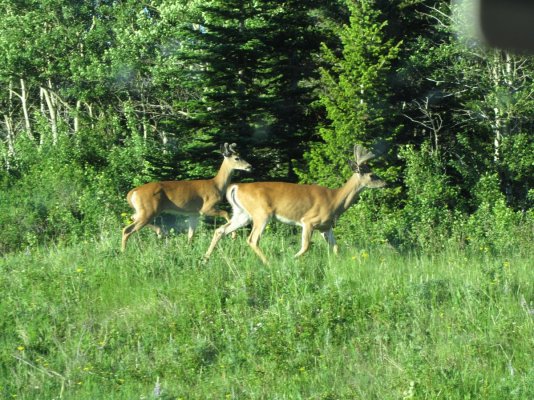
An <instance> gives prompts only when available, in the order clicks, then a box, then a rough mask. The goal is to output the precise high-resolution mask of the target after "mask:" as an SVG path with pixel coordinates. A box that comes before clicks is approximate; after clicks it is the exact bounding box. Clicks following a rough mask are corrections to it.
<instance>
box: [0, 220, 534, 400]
mask: <svg viewBox="0 0 534 400" xmlns="http://www.w3.org/2000/svg"><path fill="white" fill-rule="evenodd" d="M242 234H243V235H244V234H245V233H244V232H243V233H242ZM210 235H211V232H210V231H209V230H204V231H203V232H202V233H200V235H199V236H198V237H197V238H196V240H195V242H194V243H193V245H192V246H191V247H188V246H186V239H185V238H184V237H183V236H176V237H172V238H169V239H166V240H163V241H158V240H156V239H155V238H154V237H153V236H152V235H151V234H150V233H149V232H147V233H146V234H145V233H144V232H142V233H141V234H140V235H139V237H138V238H135V239H134V238H132V240H131V241H130V243H129V245H130V248H129V249H128V251H127V252H126V253H125V254H121V253H119V252H118V251H117V249H118V247H119V243H118V240H119V235H118V234H117V237H113V238H106V237H104V238H102V240H101V241H98V242H94V243H93V242H87V243H83V244H80V245H78V246H75V247H54V248H41V249H33V250H31V251H28V252H26V253H19V254H16V255H10V256H6V257H4V258H3V259H2V260H1V261H0V263H1V264H0V272H1V274H0V291H1V293H2V299H1V301H0V328H1V332H2V334H1V336H0V397H2V398H6V399H9V398H17V399H57V398H63V399H154V398H162V399H179V398H183V399H208V398H214V399H221V398H222V399H224V398H229V399H267V398H268V399H410V398H414V399H440V398H442V399H481V398H484V399H505V398H506V399H512V398H513V399H532V398H534V363H533V361H532V360H534V321H533V318H534V315H533V314H534V311H533V309H534V305H533V302H534V271H533V269H532V261H531V260H532V259H533V255H534V254H533V251H532V249H531V248H530V249H529V248H526V249H523V250H522V251H517V252H515V253H513V254H492V253H490V252H489V251H488V250H487V249H484V248H483V249H480V251H476V252H467V251H465V250H460V249H458V248H451V249H448V250H446V251H444V252H442V253H440V254H439V255H432V256H430V255H424V254H417V253H404V254H400V253H398V252H396V251H395V250H394V249H392V248H387V247H372V248H355V247H351V246H350V245H348V244H344V245H343V246H342V247H343V251H342V254H341V255H339V256H337V257H334V256H333V255H331V254H329V253H328V250H327V248H326V245H325V244H324V243H322V242H321V240H319V239H320V238H318V237H315V245H314V247H312V249H311V251H310V252H309V253H308V254H306V255H305V256H303V257H302V258H300V259H297V260H296V259H293V258H292V256H293V254H294V253H295V252H296V251H297V250H298V248H299V237H298V236H292V235H273V234H269V232H268V233H267V234H266V235H265V236H264V239H263V240H262V248H263V249H264V250H265V252H266V254H267V255H268V257H269V258H270V259H271V265H270V266H269V267H265V266H263V265H262V264H261V262H260V261H259V260H258V259H257V258H256V256H255V255H254V254H253V253H252V251H251V250H250V249H249V248H248V246H247V245H246V243H245V240H244V237H240V238H238V239H237V240H235V241H232V240H231V239H225V240H223V241H221V243H220V245H219V247H218V250H217V251H216V252H215V253H214V255H213V257H212V259H211V260H210V261H209V262H208V263H203V262H202V254H203V253H204V251H205V249H206V248H207V245H208V244H209V240H210Z"/></svg>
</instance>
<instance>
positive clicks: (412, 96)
mask: <svg viewBox="0 0 534 400" xmlns="http://www.w3.org/2000/svg"><path fill="white" fill-rule="evenodd" d="M0 4H2V9H3V10H4V12H3V13H2V15H1V16H0V54H2V57H0V105H1V106H0V109H1V113H2V116H1V121H0V138H1V142H0V160H1V161H0V187H1V190H0V225H1V226H2V235H0V253H11V252H16V251H20V250H23V249H28V248H32V247H34V246H39V245H42V244H47V243H76V242H77V241H80V240H86V239H90V238H98V237H99V236H102V235H104V234H108V233H112V234H113V235H115V234H116V236H117V237H118V236H119V232H120V227H121V226H124V224H125V223H126V221H127V219H128V218H129V215H130V211H129V209H128V206H127V204H126V201H125V195H126V193H127V192H128V190H130V189H131V188H132V187H134V186H136V185H140V184H142V183H145V182H148V181H153V180H174V179H195V178H207V177H210V176H213V175H214V173H215V172H216V169H217V168H218V165H219V164H220V161H221V156H220V153H219V151H218V148H219V146H220V144H221V143H223V142H236V143H238V148H239V150H240V152H241V154H242V155H243V157H244V158H246V159H247V160H248V161H249V162H251V163H252V164H253V165H254V172H253V173H252V174H250V175H246V174H238V176H237V177H236V179H237V180H242V181H247V180H248V181H252V180H254V181H261V180H286V181H293V182H297V181H299V182H307V183H309V182H315V183H319V184H324V185H327V186H329V187H337V186H339V185H341V184H342V183H343V182H344V180H345V179H346V178H347V177H348V176H349V175H350V169H349V166H348V164H347V159H348V158H350V155H351V154H350V150H351V148H352V146H353V144H355V143H359V144H363V145H365V146H368V147H372V148H375V149H378V151H379V152H380V157H379V158H378V159H377V160H376V161H375V162H374V170H375V171H376V172H377V173H378V175H380V176H381V177H382V178H383V179H385V180H386V181H387V182H388V187H387V188H386V189H384V190H380V191H369V192H365V193H364V194H363V195H362V198H361V201H360V202H358V203H357V204H356V205H355V206H354V207H352V208H351V209H350V210H349V211H348V212H347V213H346V214H345V215H344V217H343V218H342V220H341V221H340V223H339V226H338V228H337V232H339V233H338V235H339V236H340V237H342V238H343V240H344V241H346V242H349V243H358V242H365V243H387V244H389V245H391V246H393V247H395V248H398V249H403V248H404V249H406V248H419V249H425V250H430V251H434V250H440V249H442V248H443V247H444V246H446V245H447V244H448V243H451V242H453V243H455V244H460V245H461V246H473V247H475V248H486V249H491V250H503V251H506V250H509V249H514V248H517V246H523V245H528V244H529V243H532V237H533V211H532V207H533V204H534V189H533V181H534V139H533V135H532V133H531V130H532V128H533V124H534V82H533V73H534V59H533V58H532V57H531V56H523V55H519V54H513V53H510V52H507V51H503V50H499V49H490V48H486V47H484V46H482V45H480V44H479V43H477V42H476V40H475V39H473V38H471V37H469V36H468V35H466V34H465V33H466V32H465V29H464V28H463V27H465V26H469V25H471V22H470V21H463V20H462V19H465V18H466V17H465V14H462V13H459V12H458V6H451V5H450V4H449V2H447V1H441V2H440V1H424V0H397V1H380V0H377V1H370V0H369V1H359V2H355V1H348V2H345V1H341V0H339V1H337V0H331V1H308V0H305V1H303V0H298V1H284V2H280V1H273V0H255V1H234V0H225V1H216V0H214V1H209V2H205V1H190V0H188V1H182V0H173V1H157V0H154V1H149V2H138V1H106V0H102V1H91V2H79V1H65V0H61V1H60V0H25V1H17V2H12V1H6V0H2V1H0Z"/></svg>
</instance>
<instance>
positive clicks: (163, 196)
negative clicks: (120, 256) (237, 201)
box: [122, 143, 252, 251]
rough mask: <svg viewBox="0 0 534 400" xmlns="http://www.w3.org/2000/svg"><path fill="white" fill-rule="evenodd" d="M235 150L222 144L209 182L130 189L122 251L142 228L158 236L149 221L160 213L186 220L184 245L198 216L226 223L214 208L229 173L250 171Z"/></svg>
mask: <svg viewBox="0 0 534 400" xmlns="http://www.w3.org/2000/svg"><path fill="white" fill-rule="evenodd" d="M235 146H236V144H235V143H232V144H231V145H229V144H228V143H225V144H224V145H222V146H221V153H222V155H223V157H224V160H223V162H222V164H221V167H220V168H219V172H218V173H217V175H216V176H215V177H213V178H212V179H202V180H192V181H165V182H151V183H146V184H144V185H141V186H139V187H136V188H135V189H132V190H131V191H130V192H129V193H128V196H127V200H128V204H130V206H131V207H132V208H133V209H134V210H135V214H134V215H133V216H132V220H133V222H132V223H131V224H130V225H128V226H127V227H125V228H124V229H123V230H122V251H124V250H125V249H126V243H127V242H128V238H129V237H130V236H131V235H132V233H134V232H137V231H138V230H140V229H141V228H143V227H144V226H148V227H150V228H151V229H152V230H154V231H155V232H156V233H157V234H158V236H161V234H162V229H161V228H160V227H159V226H157V225H154V224H152V220H153V219H154V218H155V217H157V216H158V215H160V214H161V213H163V212H168V213H175V214H181V215H186V216H187V217H188V225H189V226H188V228H189V229H188V234H187V238H188V242H191V240H192V239H193V234H194V232H195V228H196V227H197V225H198V220H199V216H200V215H208V216H214V217H223V218H225V219H226V221H230V218H229V215H228V213H227V212H226V211H224V210H219V209H217V208H216V205H217V204H218V203H219V202H220V201H221V200H222V199H223V197H224V194H225V193H226V188H227V187H228V185H229V183H230V179H231V177H232V174H233V172H234V171H235V170H243V171H250V170H251V169H252V167H251V165H250V164H249V163H248V162H246V161H245V160H243V159H242V158H241V157H240V156H239V154H238V153H237V151H236V150H235Z"/></svg>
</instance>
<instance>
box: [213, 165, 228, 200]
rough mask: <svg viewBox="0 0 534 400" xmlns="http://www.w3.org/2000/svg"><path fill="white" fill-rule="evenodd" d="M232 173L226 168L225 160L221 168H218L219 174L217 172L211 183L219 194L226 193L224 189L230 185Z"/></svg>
mask: <svg viewBox="0 0 534 400" xmlns="http://www.w3.org/2000/svg"><path fill="white" fill-rule="evenodd" d="M232 173H233V170H232V169H231V168H229V167H228V165H227V164H226V160H225V161H223V163H222V164H221V168H219V172H217V175H215V177H214V178H213V182H214V183H215V186H216V187H217V189H218V190H219V191H220V192H221V193H225V192H226V188H227V187H228V185H229V184H230V180H231V179H232Z"/></svg>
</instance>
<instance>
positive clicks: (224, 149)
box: [221, 143, 252, 172]
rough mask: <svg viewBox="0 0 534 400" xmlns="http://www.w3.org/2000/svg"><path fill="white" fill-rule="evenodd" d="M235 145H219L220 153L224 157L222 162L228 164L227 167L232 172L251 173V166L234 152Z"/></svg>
mask: <svg viewBox="0 0 534 400" xmlns="http://www.w3.org/2000/svg"><path fill="white" fill-rule="evenodd" d="M236 146H237V145H236V144H235V143H232V144H228V143H225V144H223V145H221V153H222V155H223V157H224V161H225V162H226V163H228V166H229V167H230V169H232V170H241V171H249V172H250V171H251V170H252V165H250V164H249V163H248V162H247V161H245V160H243V159H242V158H241V156H240V155H239V153H238V152H237V151H236V150H235V147H236Z"/></svg>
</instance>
